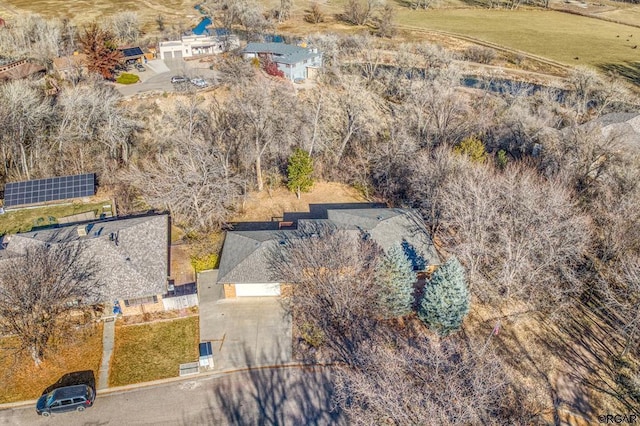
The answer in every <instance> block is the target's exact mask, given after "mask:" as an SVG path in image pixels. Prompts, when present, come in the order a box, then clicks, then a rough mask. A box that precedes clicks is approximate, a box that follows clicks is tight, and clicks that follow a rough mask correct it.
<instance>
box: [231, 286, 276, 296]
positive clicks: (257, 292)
mask: <svg viewBox="0 0 640 426" xmlns="http://www.w3.org/2000/svg"><path fill="white" fill-rule="evenodd" d="M243 296H245V297H246V296H280V284H278V283H257V284H236V297H243Z"/></svg>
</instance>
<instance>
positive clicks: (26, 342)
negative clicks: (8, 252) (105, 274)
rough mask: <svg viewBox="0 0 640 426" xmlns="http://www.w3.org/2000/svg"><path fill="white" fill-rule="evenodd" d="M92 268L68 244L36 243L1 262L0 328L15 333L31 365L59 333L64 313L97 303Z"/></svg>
mask: <svg viewBox="0 0 640 426" xmlns="http://www.w3.org/2000/svg"><path fill="white" fill-rule="evenodd" d="M96 265H97V263H96V262H95V261H93V259H90V258H87V257H86V256H85V255H84V254H83V253H82V250H81V247H80V246H79V245H78V244H74V243H69V244H64V245H61V244H51V245H49V244H45V243H44V242H43V243H39V244H38V243H36V244H34V245H31V246H27V247H26V248H25V250H24V253H22V255H18V256H16V257H9V258H6V259H4V260H2V275H0V329H1V330H2V331H3V332H4V333H10V334H13V335H15V336H16V337H17V338H18V339H19V340H20V342H21V349H23V350H28V351H29V353H30V354H31V356H32V357H33V360H34V361H35V362H36V364H39V363H40V362H41V361H42V359H43V357H44V356H45V354H46V352H47V349H48V347H49V344H50V342H51V339H52V338H53V337H54V336H60V335H63V333H64V330H65V321H66V320H68V318H67V315H68V314H69V313H70V312H71V311H74V310H77V309H86V305H87V304H90V303H96V302H97V301H98V297H99V286H100V284H101V283H100V282H99V281H98V279H97V276H98V270H97V267H96Z"/></svg>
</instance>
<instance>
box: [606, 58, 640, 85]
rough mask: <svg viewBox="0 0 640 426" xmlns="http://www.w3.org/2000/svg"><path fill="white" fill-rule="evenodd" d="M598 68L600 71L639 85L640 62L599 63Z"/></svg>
mask: <svg viewBox="0 0 640 426" xmlns="http://www.w3.org/2000/svg"><path fill="white" fill-rule="evenodd" d="M598 68H600V69H601V70H602V71H606V72H609V73H612V74H615V75H619V76H621V77H623V78H625V79H626V80H628V81H629V82H631V83H633V84H635V85H637V86H640V62H636V61H625V62H617V63H614V64H600V65H598Z"/></svg>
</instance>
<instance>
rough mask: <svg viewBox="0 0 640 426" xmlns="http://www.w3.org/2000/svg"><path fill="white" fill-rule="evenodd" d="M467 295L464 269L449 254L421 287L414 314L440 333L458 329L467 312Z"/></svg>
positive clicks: (469, 295) (448, 332)
mask: <svg viewBox="0 0 640 426" xmlns="http://www.w3.org/2000/svg"><path fill="white" fill-rule="evenodd" d="M470 304H471V294H470V293H469V287H468V286H467V282H466V280H465V273H464V268H463V267H462V265H461V264H460V262H459V261H458V259H456V258H455V257H451V258H450V259H449V260H447V261H446V262H445V263H444V264H443V265H441V266H440V267H439V268H438V269H437V270H436V271H435V272H434V273H433V275H432V276H431V279H430V280H429V281H428V282H427V284H426V285H425V287H424V295H423V297H422V301H421V302H420V306H419V307H418V317H420V319H421V320H422V321H423V322H424V323H425V324H427V326H429V328H430V329H431V330H433V331H434V332H436V333H438V334H439V335H440V336H443V337H444V336H448V335H449V334H451V333H453V332H454V331H456V330H458V329H459V328H460V326H461V325H462V321H463V320H464V318H465V317H466V316H467V314H468V313H469V305H470Z"/></svg>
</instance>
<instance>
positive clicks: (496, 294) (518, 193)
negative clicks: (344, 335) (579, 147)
mask: <svg viewBox="0 0 640 426" xmlns="http://www.w3.org/2000/svg"><path fill="white" fill-rule="evenodd" d="M411 170H412V171H413V175H412V177H411V182H413V183H411V184H410V185H411V190H410V197H411V198H412V199H413V200H415V201H416V202H417V203H418V204H419V205H421V206H422V211H423V214H424V216H425V217H426V218H427V222H429V223H431V224H432V227H433V229H435V230H436V231H437V233H438V235H439V237H440V238H442V239H443V241H444V242H445V243H446V244H447V246H448V247H449V249H450V250H451V251H453V252H454V253H456V254H457V255H458V258H459V259H460V260H461V261H462V262H463V264H464V265H465V266H466V268H467V270H468V271H469V276H470V283H471V285H472V292H473V293H474V294H475V295H476V296H477V297H478V298H479V299H480V300H483V301H490V302H491V303H500V301H501V300H502V301H507V300H510V298H515V299H517V300H523V301H525V302H528V303H530V304H531V305H532V306H533V307H535V308H536V309H538V310H541V311H545V312H551V311H557V310H559V309H561V307H562V305H563V303H568V302H570V301H571V300H572V297H575V296H576V295H577V294H579V293H580V292H581V291H582V288H581V286H580V281H579V280H578V276H577V271H578V268H577V265H579V263H580V262H581V259H582V258H583V256H584V255H585V253H586V250H587V248H588V247H589V243H590V238H591V231H590V229H589V226H588V221H587V219H586V218H585V217H584V216H582V215H581V214H580V213H579V210H577V209H576V206H575V204H576V202H575V201H574V200H573V199H572V198H571V193H570V192H569V191H567V190H565V189H564V188H563V187H562V185H558V184H556V183H555V182H545V181H544V180H542V179H540V178H539V177H537V176H536V175H535V173H534V172H533V171H532V170H530V169H528V168H526V167H525V166H512V167H507V169H506V170H505V171H504V172H503V173H498V172H496V171H495V169H494V168H493V167H491V166H490V165H477V164H476V165H474V166H471V163H470V162H468V160H467V159H465V158H459V157H458V158H456V157H453V156H452V154H451V153H450V152H449V151H448V150H438V151H437V152H435V153H434V154H433V156H430V155H422V156H420V157H419V159H418V160H417V162H416V163H415V164H414V165H413V166H412V168H411ZM414 191H415V192H414Z"/></svg>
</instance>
